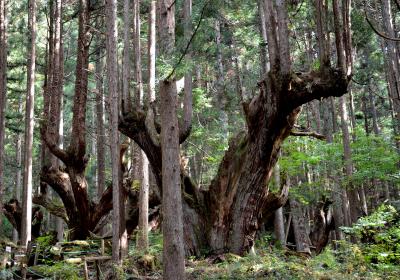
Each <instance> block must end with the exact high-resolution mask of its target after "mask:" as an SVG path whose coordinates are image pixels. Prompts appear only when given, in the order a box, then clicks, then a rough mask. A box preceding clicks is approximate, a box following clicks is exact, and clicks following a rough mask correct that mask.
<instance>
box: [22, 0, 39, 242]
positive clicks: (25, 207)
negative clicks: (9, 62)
mask: <svg viewBox="0 0 400 280" xmlns="http://www.w3.org/2000/svg"><path fill="white" fill-rule="evenodd" d="M28 30H29V36H28V46H27V49H28V62H27V63H28V65H27V68H28V74H27V94H26V106H25V157H24V183H23V185H24V191H23V199H22V234H21V244H22V246H24V247H26V246H27V244H28V242H29V241H30V240H31V226H32V150H33V128H34V104H35V103H34V96H35V58H36V46H35V39H36V1H35V0H29V14H28Z"/></svg>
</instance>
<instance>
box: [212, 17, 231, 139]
mask: <svg viewBox="0 0 400 280" xmlns="http://www.w3.org/2000/svg"><path fill="white" fill-rule="evenodd" d="M215 32H216V33H215V42H216V44H217V81H216V88H217V100H216V101H217V106H218V108H219V121H220V125H221V126H222V135H223V141H224V143H227V142H228V114H227V113H226V108H225V106H226V103H227V101H226V96H225V78H224V64H223V61H222V45H221V44H222V42H221V23H220V21H219V20H218V19H217V20H216V21H215Z"/></svg>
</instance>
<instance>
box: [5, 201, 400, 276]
mask: <svg viewBox="0 0 400 280" xmlns="http://www.w3.org/2000/svg"><path fill="white" fill-rule="evenodd" d="M343 230H344V232H345V233H346V234H347V237H348V239H350V237H353V239H354V238H355V239H356V240H357V242H356V243H350V242H348V241H341V242H338V243H336V244H334V246H335V247H336V248H335V249H333V248H332V247H331V246H329V247H327V248H326V249H325V250H324V251H323V252H322V253H321V254H320V255H318V256H314V257H312V258H307V257H304V256H302V255H299V254H297V253H295V252H293V251H290V250H283V249H278V248H275V247H274V246H272V245H271V238H270V236H268V235H266V236H264V237H263V238H261V240H259V241H257V243H256V254H255V255H254V254H249V255H247V256H244V257H240V256H237V255H234V254H224V255H218V256H213V257H207V258H206V257H204V258H200V259H194V258H190V259H188V260H187V261H186V272H187V279H188V280H195V279H201V280H206V279H339V280H340V279H400V277H399V275H400V216H399V214H398V212H397V211H396V209H395V208H394V207H392V206H389V205H383V206H381V207H379V208H378V209H377V211H375V212H374V213H372V214H371V215H370V216H367V217H364V218H361V219H360V220H359V221H358V222H357V223H356V224H354V226H353V227H350V228H343ZM44 243H45V242H43V244H42V245H44ZM132 243H134V242H132ZM149 243H150V244H151V246H150V248H149V250H148V251H147V252H146V253H141V252H139V251H137V250H136V248H135V247H132V248H131V249H130V253H129V257H128V258H127V259H126V260H125V261H124V264H123V266H122V267H121V268H119V269H118V270H117V274H115V273H114V274H112V273H110V271H111V270H112V268H113V266H112V265H111V263H110V262H107V263H103V264H102V265H101V267H100V269H98V270H99V271H102V273H100V274H101V275H100V277H99V279H162V236H161V234H160V233H152V234H151V235H150V242H149ZM30 269H31V270H32V272H35V273H36V274H37V275H43V276H44V277H43V278H40V279H83V266H82V264H71V263H67V262H65V261H52V262H48V263H47V265H42V266H38V267H32V268H30ZM89 270H90V271H89V278H90V279H96V276H97V273H96V269H95V268H94V267H93V266H92V267H89ZM114 271H115V270H114ZM7 275H8V276H7ZM14 275H15V273H14ZM12 276H13V274H12V271H10V270H8V271H6V270H3V271H0V279H13V278H12ZM45 277H48V278H45ZM34 279H39V278H34Z"/></svg>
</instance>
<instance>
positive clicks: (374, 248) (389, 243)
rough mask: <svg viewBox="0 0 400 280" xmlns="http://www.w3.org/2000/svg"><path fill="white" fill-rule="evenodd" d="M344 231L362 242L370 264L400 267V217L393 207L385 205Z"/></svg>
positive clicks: (361, 245)
mask: <svg viewBox="0 0 400 280" xmlns="http://www.w3.org/2000/svg"><path fill="white" fill-rule="evenodd" d="M343 231H344V232H345V233H346V234H348V235H351V236H355V237H356V238H358V239H360V240H361V242H362V243H361V244H360V245H359V246H360V247H361V248H362V249H363V251H364V256H365V259H366V261H367V262H368V263H373V264H376V265H400V216H399V214H398V212H397V211H396V209H395V208H394V207H393V206H391V205H386V204H383V205H381V206H379V207H378V209H377V210H376V211H375V212H374V213H372V214H371V215H369V216H367V217H362V218H360V219H359V220H358V221H357V223H355V224H354V225H353V226H352V227H344V228H343Z"/></svg>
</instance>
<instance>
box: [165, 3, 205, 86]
mask: <svg viewBox="0 0 400 280" xmlns="http://www.w3.org/2000/svg"><path fill="white" fill-rule="evenodd" d="M174 3H175V2H174ZM209 3H210V0H209V1H207V2H206V3H205V4H204V6H203V8H202V9H201V14H200V19H199V21H198V23H197V25H196V28H195V29H194V32H193V34H192V36H191V37H190V40H189V42H188V43H187V44H186V47H185V50H184V51H183V53H182V54H181V56H180V57H179V60H178V62H177V63H176V64H175V66H174V68H173V69H172V71H171V73H169V75H168V76H167V78H166V80H169V79H171V77H172V76H173V75H174V74H175V71H176V68H178V66H179V65H180V64H181V63H182V60H183V58H184V57H185V56H186V54H187V52H188V51H189V47H190V45H191V44H192V41H193V39H194V37H195V36H196V34H197V31H198V30H199V28H200V25H201V22H202V21H203V18H204V13H205V10H206V7H207V6H208V4H209Z"/></svg>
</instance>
